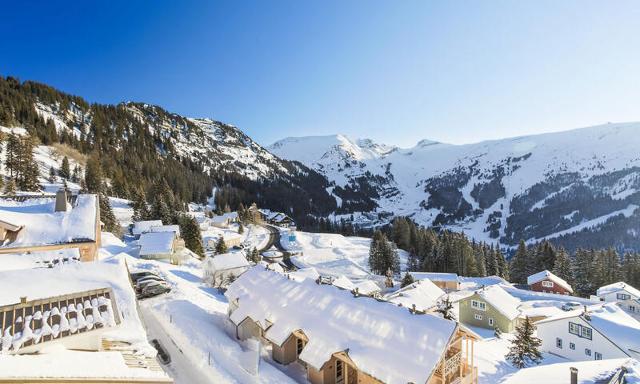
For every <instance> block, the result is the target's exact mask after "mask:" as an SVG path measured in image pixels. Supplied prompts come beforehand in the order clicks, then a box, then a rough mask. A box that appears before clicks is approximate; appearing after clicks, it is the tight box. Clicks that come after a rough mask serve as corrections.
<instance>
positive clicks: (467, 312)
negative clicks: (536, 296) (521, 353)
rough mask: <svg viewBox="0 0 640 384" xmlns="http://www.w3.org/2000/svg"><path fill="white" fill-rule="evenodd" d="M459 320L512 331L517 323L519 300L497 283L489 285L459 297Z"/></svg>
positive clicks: (468, 323)
mask: <svg viewBox="0 0 640 384" xmlns="http://www.w3.org/2000/svg"><path fill="white" fill-rule="evenodd" d="M458 305H459V310H458V311H459V317H460V319H459V320H460V322H462V323H464V324H467V325H470V326H474V327H481V328H487V329H496V328H498V329H500V331H502V332H513V330H514V329H515V327H516V325H517V321H518V316H519V315H520V311H519V310H518V306H519V305H520V300H518V299H516V298H515V297H513V296H511V295H509V294H508V293H507V292H506V291H505V290H504V289H502V287H500V286H499V285H491V286H489V287H485V288H482V289H479V290H477V291H475V292H474V293H473V294H472V295H471V296H467V297H465V298H463V299H461V300H460V301H459V303H458Z"/></svg>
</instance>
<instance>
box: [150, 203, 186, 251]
mask: <svg viewBox="0 0 640 384" xmlns="http://www.w3.org/2000/svg"><path fill="white" fill-rule="evenodd" d="M151 218H153V219H156V220H161V221H162V223H163V224H170V223H172V222H173V221H174V220H173V218H174V216H173V214H172V213H171V209H169V206H168V205H167V203H165V201H164V199H163V198H162V196H156V197H155V199H154V200H153V204H152V205H151ZM194 252H195V251H194Z"/></svg>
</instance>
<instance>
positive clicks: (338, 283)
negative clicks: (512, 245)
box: [331, 275, 356, 291]
mask: <svg viewBox="0 0 640 384" xmlns="http://www.w3.org/2000/svg"><path fill="white" fill-rule="evenodd" d="M331 284H333V286H334V287H338V288H341V289H346V290H347V291H351V290H353V289H354V288H355V287H356V285H355V284H353V281H351V280H350V279H349V278H348V277H347V276H345V275H340V277H338V278H337V279H334V280H333V281H332V282H331Z"/></svg>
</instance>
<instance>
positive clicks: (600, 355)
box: [593, 352, 602, 360]
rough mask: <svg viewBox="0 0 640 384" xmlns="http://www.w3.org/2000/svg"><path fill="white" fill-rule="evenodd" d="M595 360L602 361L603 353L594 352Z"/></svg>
mask: <svg viewBox="0 0 640 384" xmlns="http://www.w3.org/2000/svg"><path fill="white" fill-rule="evenodd" d="M593 358H594V359H595V360H602V353H600V352H594V354H593Z"/></svg>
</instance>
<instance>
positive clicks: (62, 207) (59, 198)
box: [55, 188, 68, 212]
mask: <svg viewBox="0 0 640 384" xmlns="http://www.w3.org/2000/svg"><path fill="white" fill-rule="evenodd" d="M67 208H68V204H67V191H66V190H64V188H60V189H58V192H56V208H55V211H56V212H66V211H67Z"/></svg>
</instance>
